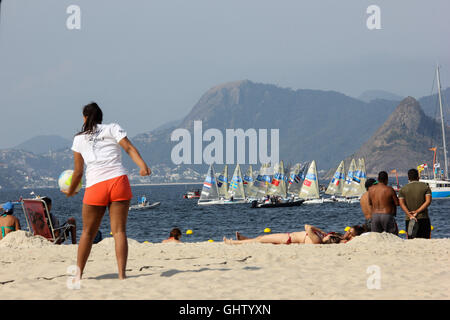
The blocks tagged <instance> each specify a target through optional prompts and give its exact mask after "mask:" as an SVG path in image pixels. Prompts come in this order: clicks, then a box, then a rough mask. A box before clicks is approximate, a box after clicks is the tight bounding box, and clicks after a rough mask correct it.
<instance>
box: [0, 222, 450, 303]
mask: <svg viewBox="0 0 450 320" xmlns="http://www.w3.org/2000/svg"><path fill="white" fill-rule="evenodd" d="M76 254H77V246H76V245H62V246H56V245H51V244H50V243H48V242H47V241H46V240H45V239H43V238H41V237H30V236H27V234H26V233H25V232H24V231H16V232H12V233H10V234H8V235H7V236H6V237H5V238H4V239H3V240H1V241H0V268H1V272H0V292H1V295H2V299H189V300H191V299H224V300H228V299H264V300H274V299H275V300H277V299H449V298H450V267H449V262H450V259H449V258H450V239H433V240H422V239H414V240H402V239H400V238H398V237H395V236H393V235H390V234H375V233H371V234H368V235H366V236H360V237H358V238H356V239H354V240H352V241H350V242H349V243H347V244H337V245H336V244H335V245H270V244H246V245H226V244H224V243H222V242H214V243H209V242H204V243H185V244H173V243H169V244H160V243H158V244H149V243H138V242H137V241H134V240H131V239H130V240H129V260H128V266H127V269H128V272H127V275H128V278H127V279H126V280H123V281H120V280H118V279H117V266H116V258H115V252H114V241H113V239H112V238H107V239H105V240H103V241H102V242H100V243H99V244H97V245H94V246H93V249H92V252H91V255H90V257H89V261H88V264H87V266H86V270H85V274H84V278H83V280H82V281H81V287H80V289H79V290H71V289H68V287H67V280H68V279H69V275H68V273H67V268H68V267H69V266H71V265H74V264H75V262H76ZM370 266H376V267H375V269H377V268H378V270H379V272H380V273H379V274H380V281H379V284H380V288H379V289H369V288H368V286H367V284H368V279H369V278H370V279H372V278H373V276H374V274H373V273H367V270H368V267H370ZM370 270H371V269H369V271H370ZM371 272H373V271H371ZM371 277H372V278H371ZM370 279H369V285H371V284H372V286H373V285H375V286H376V284H377V281H370Z"/></svg>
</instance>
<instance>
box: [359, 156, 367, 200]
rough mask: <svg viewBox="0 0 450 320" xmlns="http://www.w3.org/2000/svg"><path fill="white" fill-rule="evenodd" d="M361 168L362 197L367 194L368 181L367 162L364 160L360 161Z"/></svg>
mask: <svg viewBox="0 0 450 320" xmlns="http://www.w3.org/2000/svg"><path fill="white" fill-rule="evenodd" d="M359 167H360V170H361V173H360V177H359V178H360V180H361V182H360V188H361V195H362V194H363V193H364V192H366V191H367V190H366V180H367V174H366V162H365V160H364V158H361V159H359Z"/></svg>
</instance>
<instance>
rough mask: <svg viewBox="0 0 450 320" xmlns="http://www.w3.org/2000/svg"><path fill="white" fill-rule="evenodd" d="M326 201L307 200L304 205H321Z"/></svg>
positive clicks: (321, 199)
mask: <svg viewBox="0 0 450 320" xmlns="http://www.w3.org/2000/svg"><path fill="white" fill-rule="evenodd" d="M323 201H324V199H323V198H320V199H311V200H305V202H303V204H320V203H323Z"/></svg>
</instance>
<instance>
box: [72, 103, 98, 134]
mask: <svg viewBox="0 0 450 320" xmlns="http://www.w3.org/2000/svg"><path fill="white" fill-rule="evenodd" d="M83 116H85V117H86V123H84V124H83V126H82V127H81V131H80V132H78V133H77V135H79V134H85V133H87V134H91V133H93V132H94V131H95V127H96V126H97V124H100V123H102V121H103V112H102V109H100V107H99V106H98V105H97V104H96V103H95V102H91V103H89V104H87V105H85V106H84V107H83Z"/></svg>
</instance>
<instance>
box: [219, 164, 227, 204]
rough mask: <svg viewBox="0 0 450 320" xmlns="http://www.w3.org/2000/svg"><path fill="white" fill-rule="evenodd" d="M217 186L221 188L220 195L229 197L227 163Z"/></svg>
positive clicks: (225, 197)
mask: <svg viewBox="0 0 450 320" xmlns="http://www.w3.org/2000/svg"><path fill="white" fill-rule="evenodd" d="M217 187H218V189H219V197H222V198H224V199H228V198H229V197H230V196H229V194H228V165H225V167H224V168H223V172H222V173H221V174H220V175H219V177H218V178H217Z"/></svg>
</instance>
